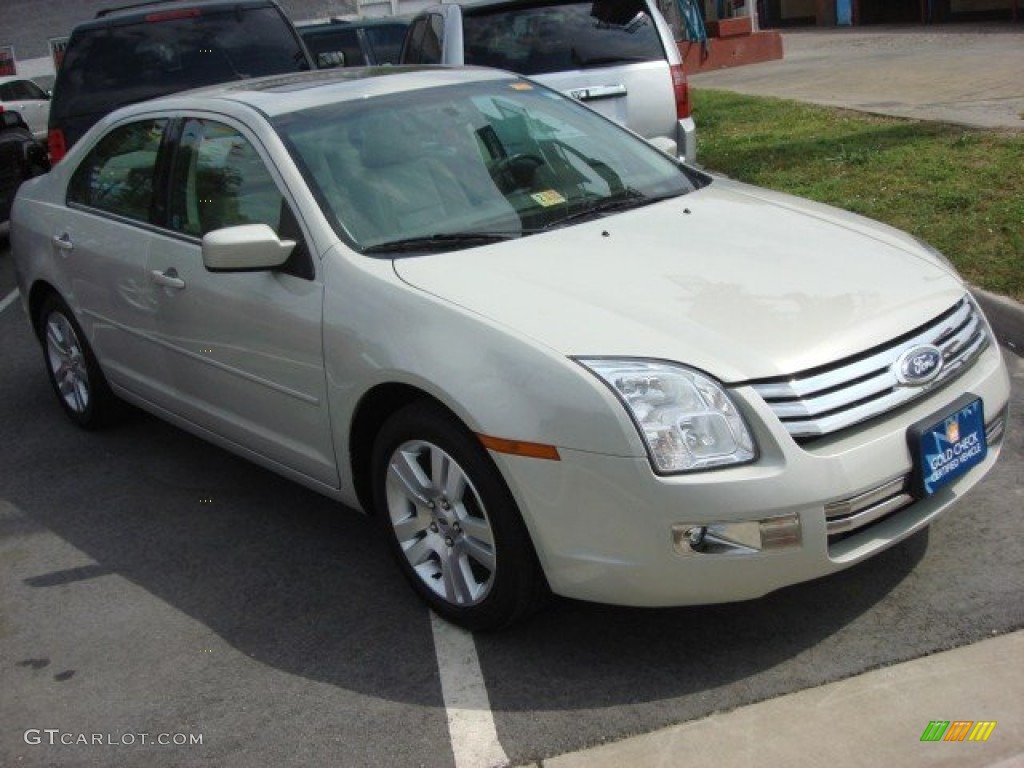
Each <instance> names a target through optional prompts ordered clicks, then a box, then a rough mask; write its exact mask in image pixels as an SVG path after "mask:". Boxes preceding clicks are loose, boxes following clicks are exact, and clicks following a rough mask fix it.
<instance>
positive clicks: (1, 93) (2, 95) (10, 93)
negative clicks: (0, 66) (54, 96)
mask: <svg viewBox="0 0 1024 768" xmlns="http://www.w3.org/2000/svg"><path fill="white" fill-rule="evenodd" d="M45 98H46V94H45V93H44V92H43V90H42V89H41V88H40V87H39V86H38V85H36V84H35V83H32V82H29V81H28V80H12V81H11V82H9V83H4V84H3V85H0V101H17V100H19V99H45Z"/></svg>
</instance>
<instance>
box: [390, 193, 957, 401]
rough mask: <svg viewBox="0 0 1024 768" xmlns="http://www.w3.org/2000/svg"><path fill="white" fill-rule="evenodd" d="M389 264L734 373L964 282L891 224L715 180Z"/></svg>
mask: <svg viewBox="0 0 1024 768" xmlns="http://www.w3.org/2000/svg"><path fill="white" fill-rule="evenodd" d="M395 270H396V272H397V274H398V276H399V277H400V278H401V279H402V280H404V281H405V282H407V283H409V284H410V285H412V286H415V287H417V288H419V289H421V290H424V291H427V292H429V293H432V294H434V295H436V296H438V297H441V298H443V299H445V300H447V301H450V302H453V303H455V304H457V305H459V306H461V307H463V308H465V309H467V310H469V311H472V312H474V313H476V314H479V315H482V316H485V317H487V318H489V319H490V320H492V321H494V322H497V323H501V324H502V325H504V326H507V327H509V328H511V329H514V330H515V331H516V332H518V333H520V334H524V335H526V336H529V337H531V338H532V339H534V340H536V341H537V342H540V343H542V344H544V345H547V346H549V347H551V348H553V349H556V350H558V351H559V352H561V353H563V354H565V355H573V356H606V357H607V356H623V357H644V358H657V359H663V360H672V361H676V362H681V363H684V364H686V365H689V366H692V367H695V368H699V369H701V370H704V371H706V372H708V373H710V374H712V375H714V376H716V377H717V378H719V379H720V380H722V381H724V382H731V383H735V382H740V381H745V380H750V379H760V378H767V377H773V376H780V375H788V374H791V373H796V372H798V371H803V370H806V369H809V368H814V367H816V366H819V365H823V364H826V363H830V362H832V361H835V360H838V359H841V358H843V357H847V356H849V355H853V354H857V353H859V352H862V351H865V350H868V349H871V348H872V347H875V346H877V345H879V344H882V343H885V342H888V341H891V340H892V339H893V338H895V337H897V336H900V335H902V334H905V333H907V332H908V331H911V330H913V329H915V328H916V327H918V326H920V325H922V324H924V323H926V322H927V321H929V320H931V319H932V318H934V317H936V316H937V315H939V314H941V313H942V312H944V311H945V310H947V309H949V308H950V307H951V306H952V305H953V304H955V303H956V302H957V301H958V300H959V299H960V298H962V296H963V294H964V292H965V287H964V285H963V283H962V281H961V280H960V279H959V278H958V277H957V276H956V275H955V273H953V272H952V271H951V269H950V268H949V267H947V266H946V265H944V264H943V263H942V262H941V261H940V260H939V259H937V258H935V257H933V256H932V255H930V254H929V253H928V252H927V251H926V250H925V249H924V248H923V247H922V246H921V245H920V244H918V243H917V242H916V241H915V240H914V239H913V238H911V237H910V236H908V235H906V234H904V233H901V232H899V231H897V230H895V229H892V228H890V227H887V226H885V225H882V224H878V223H875V222H872V221H869V220H867V219H864V218H861V217H859V216H854V215H852V214H849V213H845V212H843V211H839V210H837V209H833V208H829V207H827V206H823V205H819V204H816V203H811V202H809V201H804V200H800V199H798V198H793V197H790V196H787V195H781V194H778V193H773V192H769V191H767V190H763V189H759V188H756V187H750V186H747V185H742V184H738V183H736V182H732V181H727V180H723V179H716V180H715V181H714V182H713V183H712V184H711V185H709V186H707V187H705V188H703V189H701V190H699V191H697V192H694V193H691V194H689V195H686V196H683V197H680V198H675V199H673V200H669V201H665V202H662V203H657V204H654V205H651V206H647V207H645V208H640V209H636V210H633V211H629V212H626V213H620V214H616V215H612V216H607V217H605V218H602V219H598V220H595V221H592V222H587V223H584V224H579V225H576V226H569V227H564V228H561V229H557V230H553V231H551V232H549V233H545V234H541V235H535V236H531V237H524V238H521V239H518V240H514V241H509V242H504V243H500V244H497V245H494V246H486V247H480V248H473V249H468V250H462V251H456V252H452V253H445V254H429V255H423V256H417V257H410V258H402V259H397V260H396V261H395Z"/></svg>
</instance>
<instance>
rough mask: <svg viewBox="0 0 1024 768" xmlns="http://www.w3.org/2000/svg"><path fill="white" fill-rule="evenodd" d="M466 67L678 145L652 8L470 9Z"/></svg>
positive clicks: (629, 4)
mask: <svg viewBox="0 0 1024 768" xmlns="http://www.w3.org/2000/svg"><path fill="white" fill-rule="evenodd" d="M462 13H463V38H464V39H463V45H464V52H465V63H466V64H477V65H481V66H490V67H498V68H500V69H508V70H511V71H513V72H518V73H520V74H524V75H529V76H530V77H533V78H535V79H537V80H538V81H540V82H542V83H544V84H545V85H547V86H549V87H551V88H555V89H556V90H559V91H562V92H563V93H565V94H567V95H570V96H572V97H574V98H577V99H579V100H580V101H583V102H585V103H586V104H587V105H588V106H590V107H591V108H593V109H595V110H597V111H598V112H601V113H602V114H604V115H606V116H607V117H610V118H611V119H613V120H615V121H616V122H618V123H620V124H622V125H625V126H627V127H629V128H630V129H632V130H634V131H636V132H637V133H639V134H641V135H642V136H646V137H653V136H669V137H673V138H674V137H675V133H676V132H675V121H676V104H675V94H674V92H673V87H672V75H671V71H670V69H669V62H668V58H667V53H666V51H665V47H664V45H663V43H662V36H661V32H660V31H659V27H658V23H657V20H656V19H655V17H654V16H653V14H652V12H651V11H650V9H649V8H648V6H647V3H646V2H644V0H622V1H621V2H616V3H595V2H591V1H590V0H587V1H586V2H579V1H578V0H551V1H550V2H547V3H529V4H522V3H518V4H509V5H498V6H488V7H486V8H481V9H479V10H472V9H470V8H463V9H462Z"/></svg>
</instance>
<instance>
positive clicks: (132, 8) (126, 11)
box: [72, 0, 280, 33]
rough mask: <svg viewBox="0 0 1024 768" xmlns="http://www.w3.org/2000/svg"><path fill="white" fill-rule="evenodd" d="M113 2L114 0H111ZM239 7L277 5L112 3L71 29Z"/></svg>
mask: <svg viewBox="0 0 1024 768" xmlns="http://www.w3.org/2000/svg"><path fill="white" fill-rule="evenodd" d="M114 1H116V0H114ZM236 7H241V8H274V7H277V8H279V7H280V6H278V4H277V2H276V0H176V1H173V2H159V0H157V1H156V2H141V3H130V4H125V5H120V6H117V5H114V6H111V7H110V8H106V9H101V10H100V11H98V12H97V14H96V17H95V18H93V19H90V20H89V21H83V22H81V23H80V24H76V25H75V28H74V29H73V30H72V32H76V33H81V32H90V31H92V30H94V29H108V28H110V27H116V26H120V25H122V24H125V25H127V24H137V23H138V22H139V21H143V20H145V19H146V17H147V16H152V15H155V14H165V13H173V12H174V11H183V10H191V9H196V10H199V11H224V10H232V9H234V8H236Z"/></svg>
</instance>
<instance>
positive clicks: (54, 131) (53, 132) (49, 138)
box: [46, 128, 68, 165]
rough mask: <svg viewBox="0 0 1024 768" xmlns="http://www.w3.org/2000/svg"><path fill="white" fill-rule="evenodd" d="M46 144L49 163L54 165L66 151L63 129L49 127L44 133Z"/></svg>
mask: <svg viewBox="0 0 1024 768" xmlns="http://www.w3.org/2000/svg"><path fill="white" fill-rule="evenodd" d="M46 144H47V149H49V150H50V163H51V164H52V165H56V164H57V163H58V162H59V161H60V159H61V158H62V157H64V155H66V154H67V151H68V147H67V144H65V143H64V131H62V130H61V129H60V128H51V129H50V131H49V133H47V134H46Z"/></svg>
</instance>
